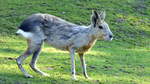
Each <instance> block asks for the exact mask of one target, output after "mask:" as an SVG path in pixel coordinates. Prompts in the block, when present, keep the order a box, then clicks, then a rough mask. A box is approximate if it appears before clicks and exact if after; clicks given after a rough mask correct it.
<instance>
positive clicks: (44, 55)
mask: <svg viewBox="0 0 150 84" xmlns="http://www.w3.org/2000/svg"><path fill="white" fill-rule="evenodd" d="M149 5H150V1H149V0H0V84H150V53H149V52H150V18H149V17H150V6H149ZM92 9H95V10H101V9H103V10H105V11H106V13H107V16H106V21H107V22H108V24H109V26H110V28H111V30H112V32H113V34H114V36H115V37H114V40H113V41H110V42H107V41H97V43H96V45H95V46H94V47H93V48H92V49H91V51H89V52H87V53H86V55H85V58H86V62H87V71H88V74H89V77H90V78H91V79H85V78H84V76H83V75H82V68H81V65H80V60H79V57H78V55H77V54H76V71H77V78H78V80H77V81H75V80H71V70H70V66H71V65H70V56H69V53H68V52H66V51H61V50H59V49H55V48H53V47H51V46H48V45H47V44H45V45H44V47H43V49H42V52H41V54H40V57H39V59H38V63H37V66H38V68H40V69H41V70H42V71H44V72H46V73H48V74H49V75H50V77H43V76H41V75H39V74H37V73H35V72H33V71H32V70H31V68H30V67H29V62H30V60H31V56H30V57H29V58H27V59H26V60H25V61H24V65H23V66H24V68H25V69H26V70H27V71H28V72H29V73H30V74H31V75H33V76H34V78H25V77H24V76H23V74H22V73H21V71H20V70H19V69H18V67H17V64H16V61H15V59H16V58H17V57H18V56H19V55H20V54H22V53H23V52H24V50H25V49H26V40H25V39H23V38H21V37H19V36H15V31H16V30H17V27H18V26H19V24H20V23H21V22H22V21H23V20H24V19H25V18H26V17H27V16H29V15H31V14H33V13H39V12H41V13H49V14H52V15H55V16H58V17H61V18H63V19H66V20H68V21H70V22H73V23H76V24H81V25H89V24H90V15H91V11H92Z"/></svg>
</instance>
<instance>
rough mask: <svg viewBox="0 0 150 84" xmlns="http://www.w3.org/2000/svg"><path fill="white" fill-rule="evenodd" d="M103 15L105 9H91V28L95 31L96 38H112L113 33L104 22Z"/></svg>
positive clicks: (104, 14)
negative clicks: (100, 10)
mask: <svg viewBox="0 0 150 84" xmlns="http://www.w3.org/2000/svg"><path fill="white" fill-rule="evenodd" d="M105 16H106V13H105V11H102V12H97V11H92V16H91V24H92V25H91V26H92V29H93V30H94V31H95V33H96V36H97V37H98V39H101V40H112V39H113V33H112V32H111V30H110V29H109V25H108V24H107V23H106V22H105Z"/></svg>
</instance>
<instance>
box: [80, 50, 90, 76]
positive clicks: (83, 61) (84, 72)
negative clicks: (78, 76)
mask: <svg viewBox="0 0 150 84" xmlns="http://www.w3.org/2000/svg"><path fill="white" fill-rule="evenodd" d="M79 57H80V61H81V65H82V70H83V75H84V77H85V78H89V77H88V75H87V70H86V63H85V59H84V54H83V53H79Z"/></svg>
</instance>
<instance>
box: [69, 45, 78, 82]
mask: <svg viewBox="0 0 150 84" xmlns="http://www.w3.org/2000/svg"><path fill="white" fill-rule="evenodd" d="M69 51H70V56H71V73H72V79H73V80H77V78H76V71H75V49H74V48H70V50H69Z"/></svg>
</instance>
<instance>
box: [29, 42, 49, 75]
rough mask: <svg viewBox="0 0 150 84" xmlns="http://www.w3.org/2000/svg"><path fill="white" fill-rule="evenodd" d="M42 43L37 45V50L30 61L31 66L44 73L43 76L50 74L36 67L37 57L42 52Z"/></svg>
mask: <svg viewBox="0 0 150 84" xmlns="http://www.w3.org/2000/svg"><path fill="white" fill-rule="evenodd" d="M42 44H43V42H42V43H41V44H39V46H38V47H37V49H36V51H34V53H33V56H32V60H31V62H30V67H31V68H32V69H33V70H34V71H35V72H37V73H39V74H41V75H43V76H49V75H48V74H46V73H44V72H42V71H41V70H39V69H38V68H37V67H36V62H37V59H38V57H39V54H40V51H41V48H42Z"/></svg>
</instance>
